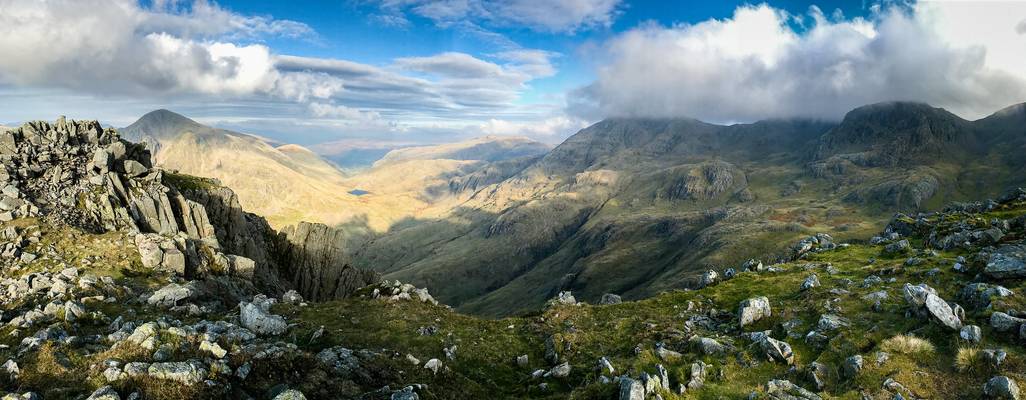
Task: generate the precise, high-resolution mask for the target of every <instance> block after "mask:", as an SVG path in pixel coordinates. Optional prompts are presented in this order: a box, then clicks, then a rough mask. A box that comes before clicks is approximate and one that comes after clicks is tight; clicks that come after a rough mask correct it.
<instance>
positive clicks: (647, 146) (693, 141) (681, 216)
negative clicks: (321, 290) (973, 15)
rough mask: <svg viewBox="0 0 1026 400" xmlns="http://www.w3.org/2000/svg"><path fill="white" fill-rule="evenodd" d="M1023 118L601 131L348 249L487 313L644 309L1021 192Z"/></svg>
mask: <svg viewBox="0 0 1026 400" xmlns="http://www.w3.org/2000/svg"><path fill="white" fill-rule="evenodd" d="M1021 110H1022V108H1021V106H1020V107H1011V108H1009V109H1008V110H1004V111H1001V112H999V113H996V114H995V115H994V116H992V117H989V118H985V119H982V120H979V121H965V120H962V119H961V118H958V117H957V116H954V115H952V114H951V113H948V112H947V111H944V110H941V109H936V108H933V107H930V106H928V105H924V104H917V103H882V104H876V105H870V106H866V107H861V108H859V109H856V110H853V111H852V112H850V113H849V114H848V115H847V116H846V117H845V118H844V119H843V120H842V121H841V122H840V123H837V124H832V123H826V122H818V121H802V120H772V121H762V122H757V123H753V124H737V125H730V126H721V125H715V124H708V123H704V122H701V121H697V120H691V119H611V120H606V121H602V122H599V123H597V124H595V125H593V126H591V127H589V128H586V129H584V130H582V131H580V132H579V133H577V134H576V135H574V136H572V137H570V138H569V139H567V140H566V141H565V142H564V143H562V144H560V145H559V146H557V147H556V148H554V149H553V150H552V151H550V152H549V153H547V154H546V155H544V156H543V157H541V158H540V159H538V161H536V162H531V163H529V164H527V165H521V166H518V167H517V168H512V169H511V170H510V171H506V172H510V173H505V174H496V175H495V176H491V177H488V178H487V179H477V180H474V184H473V185H465V183H466V182H465V181H464V180H462V179H455V180H453V182H452V183H451V187H452V188H455V190H466V192H465V193H467V195H468V196H469V197H468V199H467V201H465V202H463V203H460V204H459V206H458V208H457V209H455V211H453V214H452V217H449V218H436V219H431V218H425V219H421V220H416V221H411V222H409V223H404V224H403V225H402V226H399V227H397V228H395V229H391V230H390V231H389V232H388V233H387V234H384V235H378V236H377V237H375V238H374V239H373V240H371V241H368V242H367V244H366V245H363V246H359V247H357V248H352V249H347V251H348V252H349V253H352V254H354V265H357V266H360V267H364V268H372V269H375V270H378V271H381V272H382V273H384V274H385V276H386V277H387V278H390V279H399V280H402V281H408V282H411V283H414V284H417V285H423V286H426V287H428V288H429V289H431V291H432V293H435V295H436V296H437V297H438V298H439V299H440V300H441V301H443V302H445V303H446V304H451V305H453V306H456V307H458V308H459V309H460V310H461V311H466V312H471V313H477V314H486V315H509V314H511V313H516V312H518V311H524V310H531V309H536V308H538V307H540V306H541V305H542V303H543V302H544V301H545V300H546V299H548V298H550V297H552V296H554V295H555V294H556V293H558V292H559V291H561V290H573V291H574V292H575V293H578V294H579V297H580V298H583V299H586V300H588V301H597V300H598V299H599V298H600V296H601V295H602V294H604V293H617V294H620V295H622V296H624V297H625V298H630V299H641V298H645V297H648V296H652V295H655V294H657V293H659V292H661V291H664V290H668V289H675V288H685V287H694V286H695V284H696V283H697V281H698V279H699V277H700V274H701V273H703V272H704V271H706V270H708V269H709V268H722V267H724V266H737V265H740V264H741V263H742V262H744V261H746V260H748V259H750V258H762V259H764V260H772V259H775V258H776V257H777V256H779V250H778V249H780V248H782V247H783V246H784V245H785V244H786V243H789V242H792V241H794V240H796V239H797V238H798V237H800V236H802V235H808V234H811V233H814V232H827V233H830V234H831V235H834V236H835V237H837V238H840V239H847V238H855V237H861V236H866V235H867V234H868V233H869V232H872V231H875V230H877V229H879V228H880V227H881V226H882V225H883V224H884V223H885V222H886V220H887V219H888V218H889V217H890V216H891V215H892V214H893V213H894V212H896V211H910V210H921V209H922V210H928V209H937V208H938V207H940V206H942V205H943V204H946V203H948V202H951V201H960V200H966V199H972V198H975V197H978V196H979V195H981V194H983V195H996V194H998V193H1001V192H1002V191H1003V190H1005V189H1007V188H1010V187H1015V186H1017V185H1022V184H1026V178H1024V177H1026V175H1023V174H1021V173H1016V172H1017V171H1019V172H1021V171H1022V169H1023V164H1022V163H1021V162H1018V161H1020V160H1022V155H1021V154H1022V152H1021V151H1018V150H1020V149H1022V146H1023V138H1024V137H1026V125H1022V124H1018V122H1019V121H1021V120H1022V119H1021V118H1022V115H1023V114H1022V112H1021ZM504 175H505V176H504ZM480 178H484V177H480ZM461 188H464V189H461ZM394 249H403V251H401V252H396V251H394ZM453 276H458V277H460V281H459V283H458V284H455V283H453V281H452V279H451V278H452V277H453Z"/></svg>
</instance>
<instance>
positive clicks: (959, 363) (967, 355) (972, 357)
mask: <svg viewBox="0 0 1026 400" xmlns="http://www.w3.org/2000/svg"><path fill="white" fill-rule="evenodd" d="M986 365H987V361H986V360H984V359H983V353H982V352H981V351H980V349H978V348H975V347H960V348H959V349H958V353H957V354H955V369H957V370H958V371H959V372H965V373H975V372H980V371H983V370H984V368H985V367H986Z"/></svg>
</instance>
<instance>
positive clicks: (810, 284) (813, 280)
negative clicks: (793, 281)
mask: <svg viewBox="0 0 1026 400" xmlns="http://www.w3.org/2000/svg"><path fill="white" fill-rule="evenodd" d="M818 286H819V277H817V276H816V274H812V275H809V277H808V278H805V281H804V282H802V287H801V289H802V290H809V289H812V288H814V287H818Z"/></svg>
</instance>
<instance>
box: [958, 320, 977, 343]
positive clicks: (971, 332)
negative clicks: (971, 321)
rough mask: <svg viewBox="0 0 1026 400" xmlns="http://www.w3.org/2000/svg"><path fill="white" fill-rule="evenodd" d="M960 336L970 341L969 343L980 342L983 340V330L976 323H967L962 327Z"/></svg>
mask: <svg viewBox="0 0 1026 400" xmlns="http://www.w3.org/2000/svg"><path fill="white" fill-rule="evenodd" d="M958 336H959V337H961V338H962V340H965V341H968V342H969V343H973V344H976V343H980V340H983V331H981V330H980V327H978V326H976V325H966V326H963V327H962V330H961V331H959V332H958Z"/></svg>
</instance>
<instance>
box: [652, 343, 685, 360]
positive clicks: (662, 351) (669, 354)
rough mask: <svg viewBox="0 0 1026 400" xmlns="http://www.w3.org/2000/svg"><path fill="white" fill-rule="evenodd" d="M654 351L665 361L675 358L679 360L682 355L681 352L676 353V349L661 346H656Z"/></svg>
mask: <svg viewBox="0 0 1026 400" xmlns="http://www.w3.org/2000/svg"><path fill="white" fill-rule="evenodd" d="M655 352H656V356H658V357H659V359H660V360H663V361H665V362H671V361H676V360H679V359H680V358H681V357H683V355H682V354H680V353H678V352H676V351H673V350H670V349H667V348H666V347H663V346H656V349H655Z"/></svg>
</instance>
